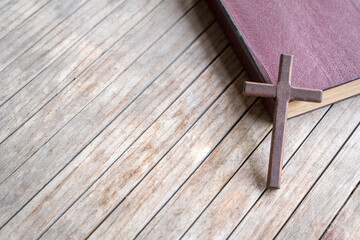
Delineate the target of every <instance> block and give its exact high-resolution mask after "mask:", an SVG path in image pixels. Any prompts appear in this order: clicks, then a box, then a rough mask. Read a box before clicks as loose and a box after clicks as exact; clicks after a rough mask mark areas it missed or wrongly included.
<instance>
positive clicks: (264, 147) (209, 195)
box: [138, 106, 326, 239]
mask: <svg viewBox="0 0 360 240" xmlns="http://www.w3.org/2000/svg"><path fill="white" fill-rule="evenodd" d="M257 108H259V107H258V106H257ZM251 111H259V110H254V109H252V110H251ZM325 111H326V109H321V110H319V111H316V112H313V113H311V114H309V115H306V116H305V115H304V116H301V117H299V118H295V119H291V120H289V122H288V127H287V136H288V137H287V138H286V142H285V144H286V147H285V152H284V161H285V162H286V161H287V160H288V159H289V158H290V156H291V155H292V154H293V152H294V151H295V150H296V149H297V148H298V147H299V145H300V144H301V143H302V141H303V140H304V138H305V137H306V136H307V134H308V133H309V132H310V131H311V129H312V128H313V127H314V125H315V124H316V122H317V121H318V120H319V119H320V117H321V116H322V114H324V112H325ZM254 116H256V115H254ZM252 120H253V123H254V124H255V126H254V127H255V128H256V129H258V131H260V132H261V131H262V130H263V129H269V128H271V126H272V124H271V122H270V121H263V122H260V123H257V122H256V121H257V120H256V119H252ZM305 122H306V123H307V124H304V123H305ZM239 124H242V125H244V124H243V123H242V122H240V123H239ZM239 124H238V125H239ZM250 125H251V124H250ZM244 127H246V125H245V126H240V125H239V126H237V128H244ZM254 132H255V133H256V132H257V131H256V130H252V131H251V133H252V134H254V137H255V136H257V135H258V134H259V133H258V134H255V133H254ZM251 133H250V134H251ZM239 134H241V132H239V131H238V130H236V128H235V129H234V130H233V131H232V132H230V134H229V135H228V136H227V137H226V138H225V139H224V142H223V143H222V144H220V145H219V146H218V147H217V149H215V151H214V153H213V154H212V155H210V156H209V158H208V159H207V160H206V162H205V163H204V164H203V165H202V166H201V167H200V168H199V169H198V170H197V171H196V172H195V174H194V176H192V177H191V178H190V179H189V181H188V182H186V183H185V184H184V186H182V187H181V189H180V190H179V192H177V193H176V194H175V195H174V196H173V197H172V199H171V200H170V201H169V202H168V203H167V204H166V205H165V206H164V208H163V209H162V210H161V211H160V212H159V213H158V214H157V215H156V216H155V217H154V218H153V219H152V221H151V222H150V223H149V225H147V226H146V228H145V229H144V230H143V231H142V232H141V233H140V234H139V236H138V238H139V239H159V238H164V237H165V236H166V237H169V238H179V237H181V236H182V235H183V234H184V233H185V232H186V230H187V229H188V228H189V227H190V226H191V224H192V223H193V222H194V221H195V220H196V218H197V217H198V216H199V215H200V214H201V213H202V212H203V211H204V210H205V209H206V207H207V205H208V204H209V203H210V202H211V201H213V199H214V198H215V196H216V195H217V194H218V192H219V191H220V190H221V189H222V188H223V187H224V185H226V183H227V181H229V179H230V178H231V177H232V176H233V174H234V173H235V172H236V174H235V176H234V178H236V179H237V180H236V190H235V189H232V194H231V197H228V198H227V199H226V201H227V202H228V203H229V204H226V203H225V202H223V204H222V205H221V210H219V209H218V208H217V211H214V212H211V215H210V214H209V211H206V212H205V213H204V215H206V217H203V216H201V217H200V219H199V220H198V221H199V224H197V223H196V226H195V227H200V229H196V230H193V231H194V232H195V233H196V234H199V236H191V238H195V239H197V237H199V238H205V239H209V238H215V239H217V238H220V237H222V238H224V236H222V235H217V233H216V230H222V229H224V228H225V229H231V224H234V222H233V221H231V219H232V218H234V217H235V216H236V214H237V211H238V210H237V209H238V208H239V206H238V205H237V204H233V203H232V201H233V202H235V203H236V202H237V201H239V202H241V200H240V199H238V198H239V197H241V194H238V192H242V193H244V192H246V193H248V194H250V193H252V192H256V191H258V190H257V189H259V188H261V189H265V187H266V176H267V166H268V156H269V151H270V141H271V135H270V134H269V135H268V136H267V137H266V138H265V140H264V141H263V142H262V143H261V145H260V146H259V147H257V149H256V150H255V152H253V153H252V154H251V156H249V159H247V160H246V162H245V163H244V165H243V166H241V165H242V163H243V161H245V159H246V158H247V157H248V155H249V154H250V152H251V151H247V152H246V151H245V152H244V149H246V148H252V149H253V148H254V147H255V146H256V144H255V145H254V143H258V141H257V140H259V141H260V140H261V139H260V138H259V139H257V140H253V139H252V137H251V136H247V137H241V136H239ZM244 139H246V141H244ZM248 139H249V140H248ZM238 141H240V142H238ZM244 145H245V146H244ZM239 166H241V168H240V169H239V170H237V169H238V168H239ZM225 189H226V187H225ZM224 191H226V190H224ZM220 196H221V193H220ZM240 206H242V205H240ZM210 208H211V207H210ZM219 212H220V213H221V214H219ZM229 217H230V220H229V221H228V220H227V219H228V218H229ZM201 227H204V228H201ZM212 228H214V232H213V233H211V231H212V230H211V229H212ZM201 233H203V234H204V235H201ZM185 237H187V236H185Z"/></svg>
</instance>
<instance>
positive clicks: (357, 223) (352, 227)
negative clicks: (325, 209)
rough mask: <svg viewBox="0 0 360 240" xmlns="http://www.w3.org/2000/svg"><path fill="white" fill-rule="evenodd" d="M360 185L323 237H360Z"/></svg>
mask: <svg viewBox="0 0 360 240" xmlns="http://www.w3.org/2000/svg"><path fill="white" fill-rule="evenodd" d="M359 199H360V187H359V185H358V187H357V188H356V190H355V192H354V193H353V194H352V195H351V197H350V199H349V200H348V202H347V203H346V204H345V206H344V208H343V209H342V210H341V211H340V213H339V215H338V216H337V217H336V218H335V220H334V222H333V223H332V224H331V225H330V227H329V228H328V229H327V231H326V232H325V234H324V236H323V237H322V238H321V239H339V240H340V239H359V238H360V201H359Z"/></svg>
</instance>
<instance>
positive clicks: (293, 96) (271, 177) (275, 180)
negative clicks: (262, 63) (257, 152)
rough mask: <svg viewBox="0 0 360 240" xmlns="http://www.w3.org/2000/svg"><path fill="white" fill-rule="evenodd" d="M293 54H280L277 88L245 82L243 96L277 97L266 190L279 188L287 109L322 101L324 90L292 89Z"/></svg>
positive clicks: (265, 84) (271, 85)
mask: <svg viewBox="0 0 360 240" xmlns="http://www.w3.org/2000/svg"><path fill="white" fill-rule="evenodd" d="M292 59H293V57H292V55H285V54H281V57H280V68H279V76H278V83H277V85H273V84H267V83H254V82H245V86H244V94H246V95H250V96H259V97H271V98H276V100H275V110H274V117H273V121H274V123H273V124H274V126H273V132H272V139H271V150H270V161H269V170H268V179H267V187H268V188H280V182H281V173H282V164H283V153H284V138H285V127H286V120H287V108H288V103H289V101H290V100H301V101H309V102H321V100H322V91H321V90H315V89H308V88H296V87H292V86H291V70H292V62H293V60H292Z"/></svg>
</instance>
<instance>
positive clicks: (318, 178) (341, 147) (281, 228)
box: [273, 124, 359, 239]
mask: <svg viewBox="0 0 360 240" xmlns="http://www.w3.org/2000/svg"><path fill="white" fill-rule="evenodd" d="M358 126H359V124H358V125H357V126H356V127H355V128H354V129H353V130H352V132H351V133H350V135H349V136H348V137H347V138H346V139H345V141H344V143H343V144H342V145H341V146H340V148H339V150H338V151H337V152H336V154H335V156H334V157H333V158H332V159H331V160H330V162H329V163H328V165H327V166H326V167H325V169H324V170H323V171H322V172H321V173H320V175H319V176H318V177H317V179H316V180H315V182H314V183H313V185H312V186H311V187H310V189H309V190H308V192H307V193H306V194H305V195H304V197H303V198H302V199H301V200H300V202H299V204H298V205H297V206H296V207H295V209H294V211H293V212H292V213H291V214H290V216H289V217H288V218H287V219H286V221H285V222H284V224H283V225H282V226H281V227H280V229H279V230H278V232H277V233H276V234H275V236H274V237H273V239H276V238H277V236H278V235H279V233H280V232H281V231H282V230H283V228H284V227H285V225H286V224H287V223H288V222H289V220H290V218H291V217H292V216H293V215H294V214H295V212H296V210H297V209H298V208H299V207H300V205H301V204H302V202H303V201H304V200H305V198H306V197H307V196H308V195H309V194H310V192H311V191H312V189H313V188H314V187H315V185H316V184H317V183H318V181H319V180H320V179H321V177H322V176H323V175H324V173H325V172H326V170H327V169H328V168H329V166H330V165H331V164H332V163H333V161H334V160H335V159H336V157H337V156H338V155H339V153H340V152H341V150H342V149H343V147H344V146H345V144H346V143H347V142H348V141H349V139H350V138H351V136H352V135H353V134H354V132H355V130H356V129H357V128H358Z"/></svg>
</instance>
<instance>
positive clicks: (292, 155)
mask: <svg viewBox="0 0 360 240" xmlns="http://www.w3.org/2000/svg"><path fill="white" fill-rule="evenodd" d="M332 106H333V105H331V106H330V107H329V108H328V109H327V110H326V112H325V113H324V114H323V115H322V116H321V118H320V119H319V120H318V122H317V123H316V124H315V126H314V127H313V128H312V129H311V131H310V132H309V133H308V134H307V135H306V137H305V138H304V140H303V141H302V142H301V144H300V145H299V146H298V147H297V148H296V150H295V151H294V152H293V154H291V156H290V158H289V160H288V161H287V162H286V163H285V164H284V166H283V171H284V170H285V168H286V166H287V164H288V163H289V162H290V161H291V160H292V158H293V157H294V155H295V154H296V153H297V152H298V150H299V149H300V148H301V147H302V146H303V144H304V143H305V141H306V140H307V139H308V138H309V136H310V135H311V134H312V133H313V131H314V130H315V128H316V127H317V126H318V125H319V124H320V122H321V121H322V120H323V118H324V117H325V116H326V114H327V113H328V112H329V110H330V109H331V107H332ZM265 192H266V189H264V190H263V191H262V193H261V194H260V196H259V197H258V198H257V199H256V201H255V202H254V203H253V204H252V205H251V207H250V208H249V210H248V211H247V212H246V213H245V215H244V216H243V217H242V218H241V219H240V221H239V222H238V223H237V224H236V226H235V228H234V229H233V230H232V231H231V232H230V233H229V235H228V236H227V237H226V239H229V238H230V236H231V235H232V234H233V233H234V232H235V230H236V229H237V227H238V226H239V225H240V224H241V222H242V221H243V220H244V219H245V217H246V216H247V215H248V214H249V213H250V211H251V210H252V209H253V208H254V206H255V205H256V203H257V202H258V201H259V200H260V198H261V197H262V196H263V195H264V193H265Z"/></svg>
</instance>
